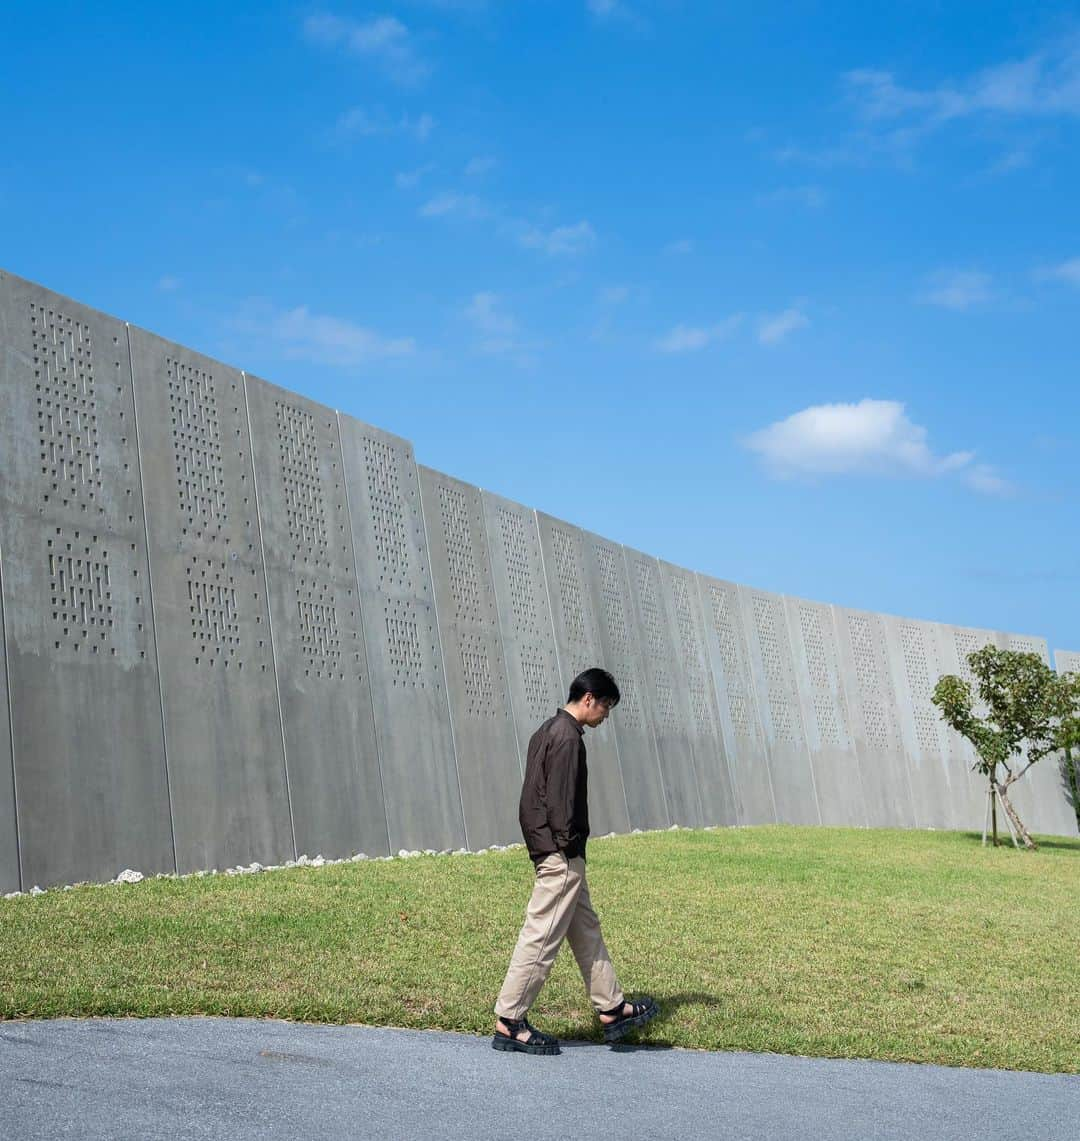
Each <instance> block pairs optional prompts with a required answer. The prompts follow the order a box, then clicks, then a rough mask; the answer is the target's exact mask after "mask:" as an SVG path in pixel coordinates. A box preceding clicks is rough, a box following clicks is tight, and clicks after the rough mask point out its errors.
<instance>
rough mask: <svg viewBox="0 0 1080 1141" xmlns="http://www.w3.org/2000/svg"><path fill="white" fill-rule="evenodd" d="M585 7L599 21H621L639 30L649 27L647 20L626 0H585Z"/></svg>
mask: <svg viewBox="0 0 1080 1141" xmlns="http://www.w3.org/2000/svg"><path fill="white" fill-rule="evenodd" d="M585 8H586V10H587V11H588V13H589V15H590V16H592V18H593V19H594V20H596V21H597V23H612V22H614V21H619V22H620V23H622V24H625V25H628V26H630V27H632V28H636V29H638V30H641V29H643V28H645V27H647V24H646V21H645V20H643V19H642V18H641V17H640V16H639V15H638V13H637V12H635V11H634V9H633V8H631V7H630V6H629V5H628V4H627V3H626V0H585Z"/></svg>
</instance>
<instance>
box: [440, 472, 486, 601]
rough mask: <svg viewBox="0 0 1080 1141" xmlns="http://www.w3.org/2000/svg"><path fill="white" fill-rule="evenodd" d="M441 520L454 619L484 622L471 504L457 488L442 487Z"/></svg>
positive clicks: (442, 485)
mask: <svg viewBox="0 0 1080 1141" xmlns="http://www.w3.org/2000/svg"><path fill="white" fill-rule="evenodd" d="M439 517H440V520H441V522H442V530H443V538H444V539H445V542H446V560H447V564H448V568H449V576H450V593H451V595H452V596H453V599H454V617H455V618H456V619H457V620H458V621H459V622H460V621H465V622H477V623H479V622H482V621H483V618H484V616H483V613H482V611H481V606H480V576H479V573H478V570H477V559H476V548H475V545H474V543H473V533H472V526H471V520H470V517H469V501H468V499H467V498H466V497H465V494H464V493H463V492H462V491H460V490H459V489H458V488H456V487H448V486H447V485H445V484H440V485H439Z"/></svg>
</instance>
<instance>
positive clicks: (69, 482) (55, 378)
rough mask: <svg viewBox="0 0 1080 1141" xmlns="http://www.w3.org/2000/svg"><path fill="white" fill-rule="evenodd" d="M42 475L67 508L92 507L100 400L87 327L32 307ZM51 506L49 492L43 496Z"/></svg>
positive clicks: (100, 510)
mask: <svg viewBox="0 0 1080 1141" xmlns="http://www.w3.org/2000/svg"><path fill="white" fill-rule="evenodd" d="M30 333H31V345H32V353H33V364H34V380H35V385H36V391H37V410H38V438H39V442H40V447H41V474H42V475H43V476H44V477H45V478H46V480H49V481H51V494H53V495H55V496H57V497H58V498H59V499H60V501H61V503H62V505H63V506H65V507H67V506H70V505H71V504H73V503H77V504H78V505H79V506H80V508H81V509H82V510H83V511H86V510H88V509H89V508H90V507H91V506H94V507H96V509H97V510H96V513H97V514H98V515H102V514H104V511H105V508H104V506H103V505H101V504H100V503H96V502H95V501H96V499H97V497H98V496H99V495H100V493H101V449H100V441H99V438H98V401H97V395H96V392H95V390H94V359H93V344H92V341H91V335H90V327H89V326H88V325H84V324H82V323H81V322H80V321H76V320H74V319H73V318H72V317H68V316H66V315H65V314H63V313H60V312H58V311H57V310H55V309H48V308H44V307H42V306H40V305H35V304H34V303H32V302H31V304H30ZM43 496H44V501H45V502H48V501H49V496H50V492H44V493H43Z"/></svg>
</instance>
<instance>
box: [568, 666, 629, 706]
mask: <svg viewBox="0 0 1080 1141" xmlns="http://www.w3.org/2000/svg"><path fill="white" fill-rule="evenodd" d="M587 693H591V694H592V695H593V697H595V698H596V699H597V701H606V702H607V703H608V705H609V706H615V705H618V704H619V687H618V686H617V685H616V684H615V679H614V678H613V677H612V676H611V674H609V673H608V672H607V670H602V669H601V668H600V667H599V666H593V668H592V669H591V670H584V671H583V672H581V673H579V674H578V675H577V677H576V678H574V680H573V681H572V682H571V683H570V698H569V700H570V701H580V700H581V699H582V698H583V697H584V696H585V694H587Z"/></svg>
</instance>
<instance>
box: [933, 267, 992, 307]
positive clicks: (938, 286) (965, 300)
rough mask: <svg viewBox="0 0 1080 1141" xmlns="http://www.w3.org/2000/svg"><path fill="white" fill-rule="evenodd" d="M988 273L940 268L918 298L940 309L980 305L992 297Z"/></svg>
mask: <svg viewBox="0 0 1080 1141" xmlns="http://www.w3.org/2000/svg"><path fill="white" fill-rule="evenodd" d="M992 296H993V295H992V293H991V290H990V275H989V274H986V273H980V272H979V271H978V270H971V269H957V270H940V271H938V272H937V273H935V274H933V275H932V277H931V279H930V285H929V288H928V289H927V290H926V291H925V292H923V293H922V294H920V295H919V298H918V300H919V301H921V302H923V303H924V304H926V305H937V306H939V307H940V308H942V309H954V310H958V311H960V310H964V309H971V308H973V307H974V306H976V305H982V304H984V303H985V302H987V301H989V300H990V298H991V297H992Z"/></svg>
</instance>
